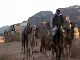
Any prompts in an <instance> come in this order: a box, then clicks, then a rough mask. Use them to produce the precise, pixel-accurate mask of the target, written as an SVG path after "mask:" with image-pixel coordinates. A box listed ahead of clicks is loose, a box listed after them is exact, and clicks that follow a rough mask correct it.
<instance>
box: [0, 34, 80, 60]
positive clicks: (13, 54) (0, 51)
mask: <svg viewBox="0 0 80 60" xmlns="http://www.w3.org/2000/svg"><path fill="white" fill-rule="evenodd" d="M2 38H3V37H2V36H0V60H23V58H24V54H23V51H21V42H20V41H15V42H9V43H5V42H4V40H3V39H2ZM39 46H40V41H38V46H37V47H35V49H36V50H37V51H39ZM25 60H27V59H25ZM34 60H44V56H43V54H41V53H40V52H38V53H34ZM45 60H50V58H49V57H46V58H45ZM69 60H80V59H79V58H78V59H76V58H69Z"/></svg>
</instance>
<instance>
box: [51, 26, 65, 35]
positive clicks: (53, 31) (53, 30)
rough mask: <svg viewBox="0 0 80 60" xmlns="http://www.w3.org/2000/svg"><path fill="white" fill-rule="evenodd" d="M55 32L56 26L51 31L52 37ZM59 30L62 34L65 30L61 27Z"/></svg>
mask: <svg viewBox="0 0 80 60" xmlns="http://www.w3.org/2000/svg"><path fill="white" fill-rule="evenodd" d="M56 30H57V26H55V27H54V28H53V29H52V35H55V33H56ZM61 30H62V32H65V30H64V29H63V28H62V26H61Z"/></svg>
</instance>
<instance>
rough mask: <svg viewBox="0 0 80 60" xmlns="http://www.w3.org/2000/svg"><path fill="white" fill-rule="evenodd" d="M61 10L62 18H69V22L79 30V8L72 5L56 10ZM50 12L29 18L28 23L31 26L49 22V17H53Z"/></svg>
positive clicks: (42, 12)
mask: <svg viewBox="0 0 80 60" xmlns="http://www.w3.org/2000/svg"><path fill="white" fill-rule="evenodd" d="M58 9H60V10H61V13H62V14H63V16H64V17H65V16H67V15H68V16H69V17H70V20H71V21H74V22H76V23H77V25H76V26H77V27H78V28H79V29H80V6H79V5H74V6H70V7H66V8H58ZM53 15H54V14H53V12H52V11H40V12H38V13H36V14H34V15H33V16H31V17H29V19H28V21H29V22H31V23H32V24H36V25H38V26H39V25H41V23H42V22H43V21H46V22H50V20H51V17H52V16H53Z"/></svg>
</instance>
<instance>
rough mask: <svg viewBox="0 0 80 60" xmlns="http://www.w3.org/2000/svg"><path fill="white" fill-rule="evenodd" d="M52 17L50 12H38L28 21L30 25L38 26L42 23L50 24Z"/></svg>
mask: <svg viewBox="0 0 80 60" xmlns="http://www.w3.org/2000/svg"><path fill="white" fill-rule="evenodd" d="M52 16H53V12H52V11H40V12H38V13H36V14H35V15H33V16H31V17H30V18H29V19H28V21H29V22H30V23H32V24H35V25H37V26H40V25H41V23H42V22H44V21H46V22H50V20H51V17H52Z"/></svg>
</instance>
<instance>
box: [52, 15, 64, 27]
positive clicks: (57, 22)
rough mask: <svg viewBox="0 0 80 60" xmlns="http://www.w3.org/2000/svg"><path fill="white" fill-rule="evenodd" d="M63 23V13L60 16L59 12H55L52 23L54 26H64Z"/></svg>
mask: <svg viewBox="0 0 80 60" xmlns="http://www.w3.org/2000/svg"><path fill="white" fill-rule="evenodd" d="M63 23H64V18H63V15H60V16H58V15H57V14H55V15H54V17H53V18H52V25H53V27H54V26H55V25H60V26H63Z"/></svg>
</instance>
